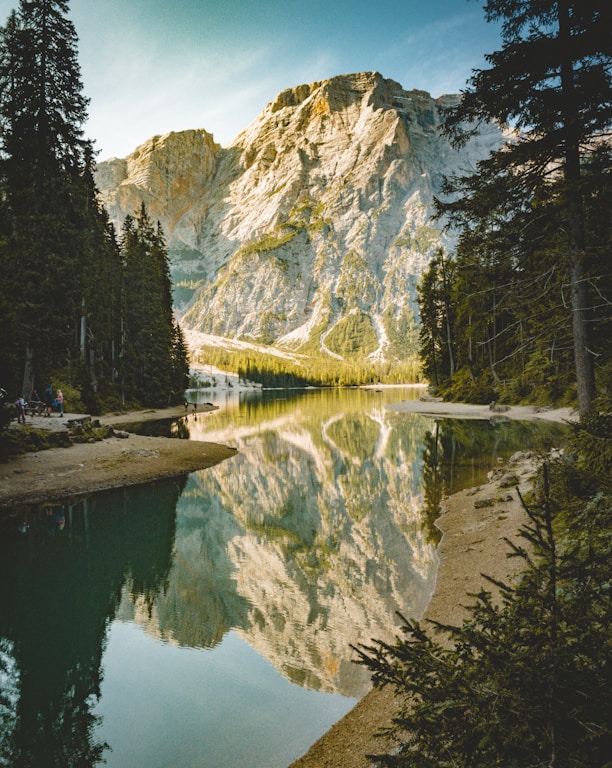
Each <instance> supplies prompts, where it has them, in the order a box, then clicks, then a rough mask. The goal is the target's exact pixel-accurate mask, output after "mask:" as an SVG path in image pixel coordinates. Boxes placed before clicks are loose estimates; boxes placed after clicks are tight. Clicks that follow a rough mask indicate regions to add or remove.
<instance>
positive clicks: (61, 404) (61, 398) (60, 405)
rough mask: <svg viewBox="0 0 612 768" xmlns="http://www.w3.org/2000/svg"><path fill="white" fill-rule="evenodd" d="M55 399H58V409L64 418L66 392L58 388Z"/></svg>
mask: <svg viewBox="0 0 612 768" xmlns="http://www.w3.org/2000/svg"><path fill="white" fill-rule="evenodd" d="M55 399H56V400H57V410H58V411H59V415H60V416H61V417H62V418H63V416H64V394H63V392H62V390H61V389H58V390H57V395H56V396H55Z"/></svg>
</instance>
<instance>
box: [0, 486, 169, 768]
mask: <svg viewBox="0 0 612 768" xmlns="http://www.w3.org/2000/svg"><path fill="white" fill-rule="evenodd" d="M183 485H184V481H179V482H177V481H173V482H165V483H160V484H155V485H153V486H148V487H147V488H146V489H144V488H132V489H124V490H122V491H120V492H114V493H112V494H102V495H97V496H94V497H92V498H91V499H84V500H82V501H80V502H78V503H75V504H72V505H70V506H65V507H62V506H56V507H51V506H47V507H46V508H45V509H43V510H37V511H34V510H21V511H19V512H18V513H17V511H15V514H13V515H11V516H9V517H8V518H3V520H2V531H1V534H0V581H1V583H2V592H1V594H0V682H1V684H2V687H1V693H0V750H1V751H0V765H7V766H8V765H11V766H14V768H51V766H58V768H59V766H61V768H71V767H72V766H79V767H80V768H87V767H88V766H93V765H95V764H96V763H97V762H99V761H100V759H101V757H102V754H103V752H104V750H105V748H106V747H107V745H106V744H104V743H102V742H100V741H99V740H98V739H97V738H96V735H95V731H96V726H97V725H98V718H97V717H96V716H95V715H94V714H93V710H94V708H95V705H96V703H97V701H98V698H99V696H100V684H101V660H102V654H103V651H104V647H105V638H106V631H107V628H108V626H109V623H110V622H111V621H112V619H113V618H114V616H115V612H116V610H117V607H118V605H119V601H120V599H121V593H122V589H123V587H124V585H125V584H126V583H127V582H128V581H129V583H130V584H131V585H132V588H133V589H134V590H135V591H136V592H137V593H138V594H140V595H142V596H143V599H144V600H145V602H147V603H148V604H149V605H152V604H153V600H154V598H155V596H156V595H157V594H158V593H159V591H160V589H161V588H162V587H163V585H164V584H165V583H166V580H167V576H168V573H169V570H170V566H171V556H172V550H173V546H174V535H175V510H176V503H177V500H178V498H179V496H180V494H181V491H182V488H183ZM100 506H103V507H104V508H105V510H107V512H108V513H105V514H98V509H99V507H100ZM26 529H27V535H24V533H23V531H25V530H26Z"/></svg>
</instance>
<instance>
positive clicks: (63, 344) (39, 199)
mask: <svg viewBox="0 0 612 768" xmlns="http://www.w3.org/2000/svg"><path fill="white" fill-rule="evenodd" d="M67 11H68V3H67V2H66V1H65V0H21V2H20V5H19V10H18V12H17V13H13V14H11V17H10V18H9V21H8V23H7V25H6V26H5V28H4V30H3V31H2V35H1V38H2V46H1V50H0V94H1V95H0V131H1V134H0V135H1V139H2V182H3V185H4V190H5V196H6V200H7V210H8V217H9V220H10V235H9V242H8V251H9V253H10V257H11V263H12V269H11V274H12V275H13V279H12V285H11V288H12V291H11V301H12V304H13V307H14V310H15V315H14V321H15V326H14V329H13V330H14V334H15V335H14V343H15V344H16V345H18V346H19V348H20V357H21V361H22V363H23V364H24V378H23V390H24V394H25V395H26V396H27V395H29V393H30V391H31V389H32V386H33V377H34V366H36V369H37V371H38V372H39V373H40V374H41V375H45V376H47V375H48V374H49V372H50V370H51V368H52V366H57V365H58V364H59V363H60V362H63V361H65V360H66V358H67V357H68V352H69V349H70V346H71V342H72V341H73V339H74V317H75V315H76V308H77V306H78V303H79V299H80V290H79V285H78V278H79V276H80V270H79V269H78V263H79V258H80V254H79V249H78V236H77V230H76V227H77V224H78V221H77V219H78V211H77V210H76V208H75V189H76V187H78V185H79V184H80V176H81V171H82V168H83V161H84V154H85V151H86V149H87V147H88V146H89V143H88V142H87V141H86V140H85V139H84V138H83V131H82V124H83V122H84V121H85V118H86V115H87V100H86V98H85V97H84V96H83V95H82V93H81V91H82V83H81V75H80V68H79V65H78V61H77V37H76V33H75V30H74V27H73V25H72V23H71V21H70V20H69V19H68V18H67V15H66V14H67Z"/></svg>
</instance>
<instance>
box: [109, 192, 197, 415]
mask: <svg viewBox="0 0 612 768" xmlns="http://www.w3.org/2000/svg"><path fill="white" fill-rule="evenodd" d="M121 253H122V259H123V265H124V266H123V269H124V301H123V307H124V310H123V312H124V344H123V353H122V375H123V381H124V386H125V392H126V396H127V397H129V398H132V399H134V400H137V401H139V402H141V403H143V404H145V405H164V404H167V403H168V402H169V401H174V402H177V401H178V400H179V399H180V398H182V396H183V391H184V388H185V387H184V384H185V383H186V376H187V371H188V365H187V350H186V345H185V342H184V338H183V336H182V333H181V332H180V330H179V329H178V328H177V324H176V323H175V321H174V318H173V314H172V292H171V281H170V268H169V261H168V251H167V248H166V245H165V241H164V236H163V232H162V230H161V227H160V226H159V225H158V226H157V228H154V227H153V225H152V224H151V221H150V219H149V216H148V214H147V211H146V208H145V206H144V204H143V205H142V207H141V210H140V212H139V214H138V215H137V216H136V218H134V217H132V216H128V217H126V220H125V223H124V227H123V234H122V238H121Z"/></svg>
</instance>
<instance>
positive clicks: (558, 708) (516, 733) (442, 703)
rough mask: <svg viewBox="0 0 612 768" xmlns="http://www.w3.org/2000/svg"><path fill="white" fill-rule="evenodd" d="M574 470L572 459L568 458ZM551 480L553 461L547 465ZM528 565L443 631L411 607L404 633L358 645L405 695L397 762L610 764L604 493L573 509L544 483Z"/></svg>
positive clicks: (608, 553)
mask: <svg viewBox="0 0 612 768" xmlns="http://www.w3.org/2000/svg"><path fill="white" fill-rule="evenodd" d="M564 471H565V472H566V471H567V469H565V470H564ZM543 477H544V481H545V482H544V487H545V488H546V486H547V482H546V477H547V474H546V468H544V475H543ZM527 512H528V515H529V519H530V523H529V524H527V525H526V526H525V527H524V528H523V529H522V532H521V535H522V537H523V540H524V542H525V546H524V547H522V546H520V547H519V546H514V547H512V554H513V555H514V556H518V557H520V558H522V559H523V561H524V563H525V570H524V571H523V573H522V575H521V577H520V578H519V580H518V581H517V583H516V584H515V585H513V586H510V585H507V584H503V583H497V582H493V583H494V584H495V586H496V587H498V588H499V590H500V592H501V599H500V600H498V601H495V600H494V599H493V598H492V596H491V594H490V593H489V592H486V591H482V592H481V593H480V594H478V595H477V596H476V603H475V604H474V605H473V606H472V607H471V608H470V612H469V617H468V618H467V619H466V620H465V621H464V623H463V625H462V626H460V627H451V626H442V625H439V624H435V625H434V631H435V633H438V634H440V635H442V636H443V637H442V641H441V642H438V641H436V640H435V639H434V638H433V634H434V631H426V630H425V629H424V628H423V627H421V626H420V625H419V623H418V622H411V621H408V620H406V619H404V626H403V635H404V636H403V637H402V638H401V639H398V640H397V642H396V643H395V645H389V644H385V643H382V642H377V643H376V644H375V645H372V646H361V647H360V648H357V649H355V650H356V651H357V653H358V654H359V663H361V664H364V665H365V666H367V667H368V668H369V669H370V671H371V672H372V674H373V679H374V683H375V684H376V685H378V686H380V685H392V686H393V687H394V688H395V689H396V692H397V694H398V697H399V699H400V701H401V704H400V707H401V708H400V710H399V712H398V714H397V716H396V717H395V718H394V721H393V725H392V726H391V727H390V729H389V732H390V734H391V735H392V736H393V737H394V738H395V739H396V741H397V750H396V751H395V752H394V753H393V754H387V755H382V756H381V755H377V756H376V757H375V758H374V757H373V758H372V759H373V760H376V764H377V765H383V766H393V767H394V768H408V766H413V767H415V768H447V767H448V768H451V766H453V767H454V766H469V767H470V768H491V766H503V767H505V768H519V767H520V768H536V767H539V766H548V767H550V768H605V766H611V765H612V762H611V761H610V756H611V755H612V697H611V695H610V691H611V683H612V646H611V644H610V636H611V635H610V629H611V622H612V592H611V590H610V583H611V582H612V527H611V526H610V515H611V514H612V506H611V504H610V500H609V498H606V497H605V496H603V495H601V494H600V495H596V496H595V497H594V498H593V499H592V500H591V501H590V502H588V503H586V504H583V505H582V509H581V510H573V511H572V514H571V515H564V514H562V513H560V512H558V511H555V510H554V505H553V503H552V501H551V500H550V498H549V497H548V495H547V494H546V493H545V496H544V501H543V503H542V504H541V506H538V507H533V508H530V509H527Z"/></svg>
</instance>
